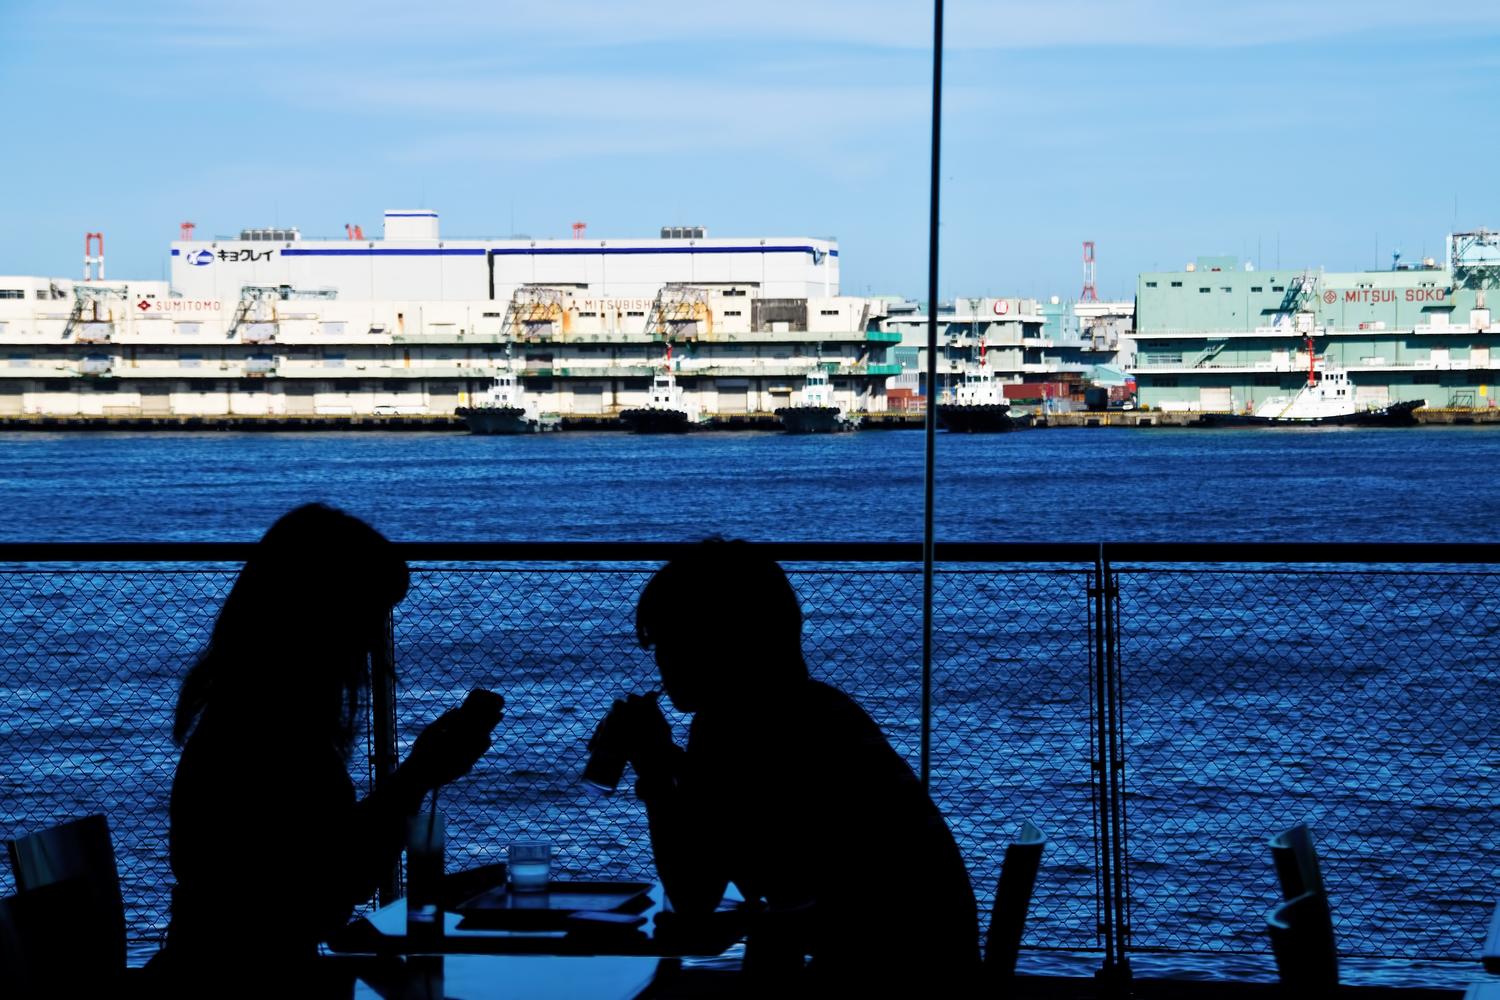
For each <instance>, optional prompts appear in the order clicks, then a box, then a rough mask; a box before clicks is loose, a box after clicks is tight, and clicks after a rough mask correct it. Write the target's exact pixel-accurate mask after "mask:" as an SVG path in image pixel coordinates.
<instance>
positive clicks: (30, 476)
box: [0, 428, 1500, 984]
mask: <svg viewBox="0 0 1500 1000" xmlns="http://www.w3.org/2000/svg"><path fill="white" fill-rule="evenodd" d="M922 446H923V435H922V434H920V433H915V432H906V431H897V432H863V433H858V434H852V435H841V436H836V437H804V438H793V437H785V436H782V435H779V434H770V433H710V434H701V435H691V436H687V437H680V438H668V437H631V436H627V435H621V434H605V433H587V434H573V433H567V434H554V435H547V436H536V437H527V438H480V437H470V436H467V435H463V434H427V433H421V434H404V433H403V434H316V435H312V434H309V435H291V434H287V435H281V434H238V433H226V434H8V435H4V436H0V502H3V505H4V506H3V510H4V512H5V516H4V517H3V518H0V540H5V541H53V540H73V541H77V540H153V541H171V540H253V539H254V538H256V537H258V536H259V534H260V533H261V532H262V531H264V530H265V528H266V527H267V526H268V525H269V524H270V523H271V522H272V521H273V520H274V519H275V518H276V516H277V515H279V514H280V513H282V512H284V511H285V510H287V509H289V508H290V507H292V506H294V505H296V504H299V503H303V502H306V501H310V500H322V501H326V502H329V503H333V504H336V505H338V506H340V507H343V508H345V509H347V510H349V511H350V512H352V513H354V514H357V515H359V516H361V517H363V518H365V519H367V520H369V521H370V522H372V523H373V524H374V525H375V526H376V527H378V528H379V529H381V530H382V531H384V532H385V533H386V534H387V535H389V536H391V537H392V538H396V539H405V540H601V541H602V540H661V539H665V540H680V539H691V538H697V537H702V536H704V535H707V534H711V533H718V534H723V535H727V536H736V537H745V538H751V539H767V540H856V541H857V540H880V541H885V540H908V541H911V540H917V539H919V538H920V537H921V528H922V512H921V493H922ZM1497 469H1500V433H1496V432H1494V431H1490V430H1488V429H1484V428H1434V429H1410V430H1392V431H1383V430H1353V429H1347V430H1346V429H1330V430H1324V431H1276V430H1269V431H1253V430H1249V431H1199V430H1167V429H1159V430H1158V429H1153V430H1125V429H1120V430H1113V429H1058V430H1047V431H1034V432H1024V433H1015V434H1009V435H1000V436H992V437H986V436H973V437H967V436H953V437H949V436H947V435H943V434H939V436H938V491H937V522H938V535H939V538H940V539H949V540H972V541H1009V540H1015V541H1021V540H1025V541H1047V540H1059V541H1094V540H1100V539H1103V540H1188V541H1192V540H1205V541H1207V540H1224V541H1230V540H1232V541H1255V540H1290V541H1445V542H1451V541H1475V542H1481V541H1482V542H1490V541H1496V540H1500V516H1497V515H1500V491H1497V490H1495V489H1494V487H1493V478H1494V474H1495V470H1497ZM232 569H233V568H232V567H197V568H187V569H182V570H178V571H174V572H172V573H161V572H155V571H149V570H147V569H143V568H140V567H127V568H123V569H120V570H117V571H111V572H99V571H97V570H95V571H88V572H61V573H60V572H57V571H56V570H54V569H44V570H40V571H37V570H27V569H21V570H18V571H13V572H7V573H5V574H3V575H0V651H3V652H4V655H5V666H4V668H3V669H0V735H3V737H4V738H3V740H0V836H11V835H14V834H15V833H18V832H23V831H25V830H30V829H36V828H38V827H39V826H44V825H47V824H48V823H52V822H57V821H60V820H62V819H66V818H69V817H71V816H76V815H80V814H83V813H86V812H92V811H104V812H107V813H109V815H110V817H111V822H112V824H113V827H114V829H115V835H116V845H117V849H118V851H119V853H120V854H121V856H122V870H123V875H122V877H123V880H124V885H125V891H126V897H127V903H128V906H129V908H130V914H131V922H132V934H133V939H134V945H133V948H134V950H133V954H134V955H135V956H136V957H137V959H139V958H140V957H142V956H144V955H146V954H149V953H150V951H151V950H152V948H153V947H154V944H153V943H152V939H153V937H154V935H155V934H156V933H158V932H159V929H160V927H161V926H162V923H163V920H164V916H165V895H164V887H165V885H166V884H167V880H168V879H169V874H168V872H167V869H166V858H165V838H164V836H163V830H164V817H163V810H164V805H165V794H166V791H167V789H168V787H169V785H170V780H171V771H172V767H173V765H174V763H175V753H176V751H175V749H174V748H173V747H172V746H171V745H170V742H169V741H168V740H166V738H165V733H166V730H167V728H168V725H169V723H168V719H169V716H170V708H171V702H172V699H173V696H174V694H175V690H176V685H177V682H178V679H179V678H180V677H181V673H182V671H183V670H184V669H185V667H186V665H187V664H188V663H189V662H190V661H191V658H192V655H193V653H194V652H195V651H196V650H197V649H198V648H200V647H201V644H202V641H203V638H204V636H205V632H206V629H207V628H209V627H210V626H211V624H212V619H213V615H214V614H215V612H216V611H217V608H218V605H219V602H220V601H221V600H222V597H223V594H224V592H225V591H226V589H227V587H228V586H229V584H230V583H231V582H232V579H233V575H232ZM649 570H650V567H647V566H621V567H612V568H605V569H602V570H601V569H598V568H582V567H578V566H576V565H575V566H568V565H550V566H528V567H524V568H518V567H514V566H510V567H505V566H487V567H470V568H467V569H464V570H461V571H455V570H453V569H452V568H442V567H434V568H428V569H419V571H418V572H417V573H416V575H415V578H414V585H413V589H412V593H411V594H410V595H409V597H408V598H407V600H406V601H405V602H404V603H403V605H402V606H401V607H400V608H399V609H398V611H397V616H396V640H397V658H398V670H399V672H400V675H401V683H400V703H399V724H400V727H401V730H402V737H403V739H409V738H410V737H411V736H412V735H414V734H415V732H417V731H418V729H419V728H420V726H421V724H422V723H423V722H424V721H425V720H426V719H429V718H431V717H432V715H433V714H435V713H436V712H438V711H440V710H441V709H442V708H444V707H447V706H448V705H450V704H453V703H456V701H457V700H458V699H460V698H461V697H462V694H463V692H464V691H465V690H467V688H468V687H470V686H471V685H474V684H484V685H486V686H491V687H495V688H497V689H499V690H501V691H503V692H504V693H505V694H506V696H507V698H508V700H509V705H508V710H507V719H506V723H505V728H504V730H503V732H502V736H501V738H500V739H499V740H497V744H496V748H495V750H494V751H493V752H492V754H491V755H490V757H489V758H487V759H486V761H485V762H484V763H482V764H481V765H480V767H479V768H477V769H476V771H475V773H474V774H473V775H471V776H470V777H469V778H468V779H466V780H465V781H464V782H461V783H460V784H459V785H456V786H454V788H453V789H451V790H450V791H445V793H444V798H443V803H444V812H445V816H446V817H447V821H448V828H449V842H450V865H451V866H455V867H457V866H463V865H468V864H472V863H479V862H483V861H489V860H495V859H496V856H497V852H498V850H499V849H500V846H501V845H503V844H504V843H505V842H506V841H507V840H508V839H512V838H515V837H517V836H522V837H526V836H538V835H540V836H546V837H549V838H551V839H553V840H554V842H555V843H556V844H557V847H558V855H559V864H560V866H561V867H562V869H563V870H564V871H570V872H574V873H577V874H583V873H589V874H596V875H598V874H616V875H640V874H642V873H646V872H648V870H649V869H648V867H646V866H649V850H648V847H647V844H646V842H645V840H644V837H643V833H642V826H643V821H642V817H641V816H640V813H639V806H638V804H637V803H635V802H634V799H633V797H631V796H625V795H622V796H618V797H616V798H614V799H605V800H599V799H589V798H587V797H585V796H584V795H583V793H582V791H581V790H580V787H579V785H578V782H577V778H576V775H577V773H578V770H579V768H580V767H581V763H582V754H583V742H584V739H585V738H586V736H587V733H588V732H589V730H590V729H591V728H592V725H593V722H594V720H595V719H596V718H597V717H598V716H599V714H600V713H602V712H603V711H604V710H605V709H606V708H607V706H608V704H609V700H610V699H611V698H612V697H613V696H615V695H616V694H618V693H619V692H621V691H625V690H642V689H644V688H645V687H646V686H648V685H651V684H652V683H653V679H652V675H653V671H652V665H651V662H650V658H649V655H648V654H645V653H643V652H642V651H640V650H639V649H637V648H635V646H634V643H633V637H632V631H631V610H632V605H633V601H634V598H635V595H636V594H638V593H639V590H640V587H641V585H642V584H643V583H644V581H645V579H646V577H647V575H648V574H649ZM793 583H794V585H795V586H796V587H797V589H798V591H799V594H800V595H801V597H802V600H803V604H804V607H805V609H806V612H807V628H806V634H807V646H808V652H809V661H810V662H811V663H812V664H813V667H814V670H815V672H817V673H819V674H820V675H821V676H824V677H826V678H828V679H829V680H831V681H833V682H834V683H837V684H838V685H840V686H841V687H844V688H845V689H846V690H849V691H850V692H851V693H852V694H854V695H855V696H856V697H857V698H858V699H859V700H860V702H861V703H862V704H863V705H865V707H866V708H867V709H869V710H870V712H871V713H872V714H873V715H874V716H875V718H876V719H877V720H878V721H879V722H880V723H881V725H882V726H883V727H884V728H885V729H886V731H887V733H888V734H890V736H891V739H892V741H893V743H894V744H895V745H896V746H897V747H898V748H899V749H901V750H902V751H903V752H905V753H907V754H908V756H910V757H912V758H913V759H914V758H915V751H916V747H917V740H918V726H917V718H918V714H919V713H918V706H919V705H920V684H919V672H918V671H917V668H916V664H918V663H919V662H920V654H919V644H918V636H919V634H920V621H921V617H920V586H919V583H920V580H919V577H917V576H915V575H914V574H913V572H912V570H911V568H910V567H888V566H887V567H879V566H872V567H858V568H854V569H852V570H851V568H849V567H842V568H840V567H832V568H830V567H812V566H804V567H798V568H797V569H796V571H795V572H794V573H793ZM1088 584H1089V580H1088V573H1087V567H1067V566H1060V567H1036V566H1032V567H989V568H985V567H975V568H963V567H960V568H950V569H949V570H947V571H944V572H943V573H941V574H940V578H939V581H938V590H937V600H936V602H935V607H936V609H937V611H936V617H935V625H934V627H935V649H936V653H935V686H934V708H933V788H934V792H935V795H936V797H937V799H938V801H939V803H940V805H941V806H942V807H943V809H944V811H945V813H946V814H947V815H948V817H949V819H950V822H951V823H952V825H953V828H954V831H955V834H956V835H957V836H958V838H959V841H960V843H961V845H962V847H963V849H964V851H965V855H966V858H967V859H968V861H969V863H970V865H971V870H972V871H973V873H974V879H975V885H976V889H977V890H978V891H979V893H980V895H981V897H983V898H987V897H988V896H989V894H990V892H991V891H992V889H993V886H994V880H995V877H996V875H997V874H998V861H999V857H1000V856H1001V855H1002V854H1003V845H1004V839H1005V837H1006V836H1007V835H1008V834H1009V833H1010V832H1012V831H1013V829H1014V827H1015V825H1016V824H1017V823H1018V822H1019V821H1020V820H1021V819H1024V818H1028V817H1029V818H1032V819H1035V820H1036V821H1037V822H1038V823H1039V824H1040V825H1042V826H1043V828H1044V829H1046V830H1047V832H1048V835H1049V846H1048V854H1047V858H1046V860H1045V861H1044V868H1043V875H1042V877H1041V879H1039V881H1038V889H1037V897H1036V900H1035V903H1034V906H1033V913H1032V920H1031V922H1030V924H1029V926H1028V942H1029V943H1031V944H1034V945H1038V946H1042V947H1043V948H1047V947H1052V948H1062V949H1065V950H1087V949H1089V948H1091V947H1093V946H1094V944H1095V941H1096V939H1095V937H1094V930H1093V927H1094V910H1093V900H1094V882H1093V874H1092V873H1093V870H1094V869H1093V842H1092V839H1091V830H1092V823H1093V820H1092V810H1093V805H1092V799H1091V797H1090V788H1091V783H1090V775H1091V771H1090V767H1089V759H1090V756H1091V754H1092V751H1091V749H1090V734H1091V732H1092V729H1091V724H1090V722H1089V719H1090V704H1091V701H1090V697H1089V691H1090V688H1089V682H1088V671H1089V656H1088V651H1089V642H1088V627H1089V625H1088V610H1089V599H1088V596H1087V587H1088ZM1120 589H1121V599H1120V604H1121V611H1120V614H1121V622H1122V624H1121V635H1122V643H1121V648H1122V653H1121V658H1122V666H1123V671H1124V696H1125V700H1126V703H1127V708H1128V711H1127V716H1126V723H1125V735H1126V743H1125V745H1126V750H1127V756H1128V760H1129V763H1128V767H1127V788H1128V789H1129V794H1130V799H1129V816H1130V823H1131V827H1130V829H1131V841H1130V854H1131V858H1132V869H1131V879H1132V894H1133V904H1132V905H1133V910H1132V918H1133V925H1134V933H1135V943H1136V945H1137V947H1138V948H1139V949H1140V950H1141V954H1140V956H1139V958H1138V960H1137V967H1138V968H1141V969H1144V970H1145V971H1148V972H1153V973H1157V974H1175V975H1192V976H1204V977H1209V978H1213V977H1224V976H1230V977H1256V976H1259V977H1262V978H1263V977H1265V976H1267V975H1268V974H1269V973H1268V968H1269V965H1268V959H1267V956H1266V955H1265V945H1264V937H1263V931H1262V923H1261V922H1262V920H1263V917H1264V913H1265V910H1266V908H1267V907H1268V906H1269V905H1270V904H1271V903H1272V902H1273V901H1274V897H1275V886H1274V883H1273V881H1272V876H1271V873H1270V867H1269V860H1268V858H1267V856H1266V853H1265V847H1264V845H1265V835H1266V834H1267V833H1268V832H1270V831H1274V830H1277V829H1281V828H1284V827H1285V826H1289V825H1291V824H1292V823H1295V822H1298V821H1304V820H1305V821H1307V822H1309V823H1310V824H1311V825H1312V826H1313V827H1314V829H1315V830H1317V831H1318V836H1319V844H1320V851H1321V852H1322V853H1323V856H1324V871H1325V877H1326V878H1327V880H1328V882H1329V887H1330V894H1331V896H1333V898H1334V909H1335V914H1336V919H1337V920H1338V928H1339V935H1340V938H1339V940H1340V947H1341V951H1342V952H1343V953H1344V954H1347V955H1351V956H1354V955H1364V956H1382V955H1393V954H1399V955H1417V956H1423V957H1426V958H1439V959H1444V960H1446V961H1441V962H1426V963H1412V962H1402V963H1396V964H1391V963H1388V962H1383V961H1381V960H1379V959H1378V958H1374V957H1371V958H1367V959H1359V958H1351V959H1350V960H1349V961H1347V962H1346V963H1345V965H1344V970H1345V975H1346V978H1348V979H1351V980H1353V981H1363V982H1385V983H1436V984H1454V983H1460V982H1464V981H1466V980H1467V979H1469V978H1470V976H1471V974H1472V972H1473V969H1472V967H1471V965H1470V964H1469V963H1466V962H1465V961H1464V959H1465V956H1468V955H1470V954H1471V953H1477V949H1478V946H1479V938H1481V937H1482V935H1483V930H1484V923H1485V919H1486V916H1487V912H1488V911H1487V907H1488V906H1489V904H1490V901H1491V900H1492V899H1493V898H1494V896H1495V886H1496V885H1497V884H1500V840H1497V835H1496V832H1495V826H1494V824H1493V822H1492V819H1493V815H1494V807H1495V804H1496V798H1497V787H1500V771H1497V766H1496V762H1495V757H1494V752H1493V750H1494V747H1495V746H1497V745H1500V725H1497V722H1496V713H1494V712H1493V711H1492V708H1493V706H1494V705H1495V704H1496V703H1497V702H1500V675H1497V671H1496V667H1495V662H1496V657H1495V652H1496V648H1497V646H1500V627H1497V625H1496V624H1495V623H1496V622H1497V621H1500V616H1497V615H1496V614H1495V608H1496V606H1497V605H1500V577H1497V576H1496V575H1494V574H1491V573H1489V572H1487V571H1486V570H1484V569H1483V568H1477V569H1476V568H1470V569H1456V570H1454V569H1445V568H1441V567H1437V568H1428V569H1426V570H1423V571H1422V572H1404V573H1395V574H1392V573H1379V572H1376V573H1367V574H1360V573H1353V572H1348V571H1345V570H1340V569H1329V568H1321V569H1320V568H1316V567H1313V568H1302V569H1296V570H1286V569H1281V570H1269V571H1257V572H1254V573H1247V572H1245V571H1244V569H1243V568H1231V569H1230V570H1227V571H1226V570H1223V569H1212V568H1210V569H1205V568H1202V567H1187V568H1183V569H1181V570H1178V571H1171V572H1163V571H1161V570H1159V569H1156V568H1146V569H1137V570H1130V569H1127V570H1125V571H1124V572H1123V573H1122V575H1121V586H1120ZM275 627H276V623H275V622H274V621H272V622H268V623H267V628H268V633H269V634H274V630H275ZM677 721H679V723H680V721H681V720H677ZM252 752H253V749H252ZM3 891H8V884H7V883H6V882H5V874H4V873H0V892H3ZM1392 913H1395V914H1397V916H1394V917H1393V916H1391V914H1392ZM1152 949H1160V950H1162V951H1163V952H1164V953H1163V954H1158V955H1150V954H1145V952H1147V951H1149V950H1152ZM1092 961H1094V960H1093V959H1083V960H1082V963H1083V964H1082V965H1080V964H1078V963H1077V962H1072V964H1070V962H1071V960H1070V959H1068V958H1067V957H1066V956H1065V955H1062V954H1055V953H1053V952H1050V951H1045V950H1042V951H1029V952H1028V953H1027V954H1026V957H1025V958H1024V959H1023V965H1024V966H1025V967H1026V968H1028V969H1031V970H1034V971H1039V970H1045V969H1053V970H1060V971H1073V972H1077V971H1078V970H1079V969H1080V968H1085V967H1086V966H1087V965H1088V964H1089V963H1090V962H1092Z"/></svg>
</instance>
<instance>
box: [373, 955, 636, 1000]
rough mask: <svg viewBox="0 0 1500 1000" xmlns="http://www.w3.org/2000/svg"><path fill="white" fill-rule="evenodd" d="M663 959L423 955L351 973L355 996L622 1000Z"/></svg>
mask: <svg viewBox="0 0 1500 1000" xmlns="http://www.w3.org/2000/svg"><path fill="white" fill-rule="evenodd" d="M661 961H662V960H661V959H656V958H649V957H634V956H628V955H595V956H576V955H573V956H558V955H423V956H414V957H409V958H405V959H392V960H389V961H385V962H381V963H379V964H369V965H367V966H366V967H365V968H363V969H361V970H359V971H357V972H356V973H355V981H354V996H355V997H357V998H375V997H382V998H390V997H401V998H403V1000H407V998H409V1000H429V998H431V1000H489V998H496V1000H499V998H522V997H524V998H528V1000H551V998H554V997H556V998H558V1000H564V998H567V1000H572V998H575V997H577V998H596V997H597V998H599V1000H605V998H609V1000H615V998H619V1000H626V998H630V997H636V996H639V995H640V994H641V993H642V992H644V991H645V990H646V988H647V987H648V986H650V985H651V983H652V980H653V979H654V978H655V977H656V974H657V968H658V965H659V964H660V962H661Z"/></svg>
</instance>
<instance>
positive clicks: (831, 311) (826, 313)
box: [818, 309, 839, 316]
mask: <svg viewBox="0 0 1500 1000" xmlns="http://www.w3.org/2000/svg"><path fill="white" fill-rule="evenodd" d="M818 312H819V313H821V314H822V315H824V316H837V315H838V314H839V311H838V310H837V309H820V310H818Z"/></svg>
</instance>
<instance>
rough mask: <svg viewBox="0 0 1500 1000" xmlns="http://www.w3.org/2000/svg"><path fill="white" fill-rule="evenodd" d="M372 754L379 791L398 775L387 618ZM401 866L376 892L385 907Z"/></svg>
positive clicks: (383, 877) (373, 696)
mask: <svg viewBox="0 0 1500 1000" xmlns="http://www.w3.org/2000/svg"><path fill="white" fill-rule="evenodd" d="M370 754H371V764H372V765H373V768H372V770H373V771H374V776H375V777H374V784H375V788H381V787H383V786H384V785H385V783H386V781H387V780H389V778H390V776H391V775H393V774H395V773H396V633H395V625H394V623H393V622H392V619H391V616H390V615H386V619H385V642H384V643H383V644H382V646H381V648H379V649H375V650H371V652H370ZM400 885H401V863H400V862H399V861H398V862H396V863H395V864H393V865H391V867H390V870H389V871H385V872H381V874H380V882H379V885H378V886H377V887H376V891H377V892H379V893H380V902H381V904H382V905H384V904H386V903H389V902H390V901H392V900H394V899H395V898H397V896H399V895H400Z"/></svg>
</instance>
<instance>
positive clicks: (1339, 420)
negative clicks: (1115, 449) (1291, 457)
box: [1209, 337, 1426, 427]
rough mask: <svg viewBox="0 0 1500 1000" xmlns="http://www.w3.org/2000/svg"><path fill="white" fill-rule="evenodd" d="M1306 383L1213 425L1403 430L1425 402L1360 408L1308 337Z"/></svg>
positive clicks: (1344, 375) (1349, 386)
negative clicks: (1291, 392) (1398, 428)
mask: <svg viewBox="0 0 1500 1000" xmlns="http://www.w3.org/2000/svg"><path fill="white" fill-rule="evenodd" d="M1306 351H1307V359H1308V362H1307V364H1308V367H1307V381H1306V382H1305V383H1303V385H1302V388H1301V389H1299V390H1298V391H1297V393H1296V394H1295V395H1292V396H1272V397H1271V398H1270V399H1267V400H1265V401H1264V402H1262V403H1261V404H1260V405H1259V406H1257V407H1256V408H1255V409H1254V411H1253V412H1250V413H1243V414H1214V415H1212V417H1211V418H1210V419H1209V422H1210V423H1213V424H1215V425H1246V426H1256V427H1315V426H1324V425H1332V426H1344V425H1352V426H1375V427H1406V426H1413V425H1415V424H1416V422H1417V420H1416V416H1415V413H1416V411H1417V410H1418V409H1421V408H1422V407H1423V406H1425V405H1426V401H1425V400H1421V399H1408V400H1403V401H1402V402H1398V403H1388V404H1386V405H1383V406H1381V405H1371V404H1368V403H1366V404H1363V405H1361V404H1360V402H1359V401H1358V399H1357V395H1356V393H1355V387H1354V383H1353V382H1352V381H1350V379H1349V373H1348V372H1346V371H1344V370H1343V369H1342V368H1338V367H1336V366H1334V365H1331V364H1329V363H1328V362H1327V360H1326V359H1324V358H1320V357H1318V356H1317V355H1316V354H1315V353H1314V351H1313V342H1312V338H1311V337H1308V338H1307V346H1306Z"/></svg>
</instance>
